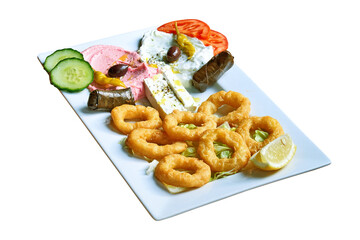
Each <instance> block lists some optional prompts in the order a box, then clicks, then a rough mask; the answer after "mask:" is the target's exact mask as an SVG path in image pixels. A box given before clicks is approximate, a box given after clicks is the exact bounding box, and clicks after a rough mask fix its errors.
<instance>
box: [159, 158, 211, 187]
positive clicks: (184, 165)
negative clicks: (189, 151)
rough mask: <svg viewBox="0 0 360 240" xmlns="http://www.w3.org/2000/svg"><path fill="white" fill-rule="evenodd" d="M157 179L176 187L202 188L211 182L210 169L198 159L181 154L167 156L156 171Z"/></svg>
mask: <svg viewBox="0 0 360 240" xmlns="http://www.w3.org/2000/svg"><path fill="white" fill-rule="evenodd" d="M155 177H156V178H157V179H158V180H159V181H160V182H163V183H166V184H169V185H172V186H176V187H189V188H194V187H201V186H203V185H204V184H206V183H208V182H209V181H210V177H211V170H210V167H209V166H208V165H207V164H206V163H204V162H203V161H201V160H199V159H197V158H189V157H185V156H183V155H180V154H172V155H168V156H166V157H165V158H164V159H163V160H161V161H160V162H159V164H158V165H157V166H156V169H155Z"/></svg>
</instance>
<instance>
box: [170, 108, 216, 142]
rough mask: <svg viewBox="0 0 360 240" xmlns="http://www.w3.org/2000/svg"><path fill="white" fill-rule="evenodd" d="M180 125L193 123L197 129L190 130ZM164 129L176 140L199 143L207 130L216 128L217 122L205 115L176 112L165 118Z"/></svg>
mask: <svg viewBox="0 0 360 240" xmlns="http://www.w3.org/2000/svg"><path fill="white" fill-rule="evenodd" d="M180 123H185V124H187V123H192V124H194V125H196V126H197V127H196V128H194V129H188V128H184V127H180V126H178V125H179V124H180ZM163 128H164V130H165V132H166V133H167V134H168V135H169V136H170V137H172V138H174V139H177V140H183V141H185V140H189V141H197V140H198V139H199V138H200V136H201V134H202V133H203V132H204V131H205V130H207V129H214V128H216V122H215V121H214V119H213V118H212V117H211V116H208V115H206V114H204V113H192V112H186V111H179V110H174V111H173V112H172V113H171V114H169V115H167V116H166V117H165V118H164V122H163Z"/></svg>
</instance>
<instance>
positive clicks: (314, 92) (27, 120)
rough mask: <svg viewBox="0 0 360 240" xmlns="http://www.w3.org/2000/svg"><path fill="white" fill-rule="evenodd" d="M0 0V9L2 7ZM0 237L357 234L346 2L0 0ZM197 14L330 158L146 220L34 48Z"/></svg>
mask: <svg viewBox="0 0 360 240" xmlns="http://www.w3.org/2000/svg"><path fill="white" fill-rule="evenodd" d="M2 5H3V4H2ZM1 9H2V11H1V12H2V13H1V15H0V20H1V21H0V22H1V37H0V41H1V45H0V48H1V51H0V53H1V58H0V59H1V60H0V61H1V78H0V79H1V86H2V87H1V95H0V96H1V97H0V99H1V118H0V121H1V124H0V128H1V132H0V136H1V144H0V148H1V151H0V195H1V196H0V239H37V240H40V239H77V240H78V239H87V240H89V239H124V238H125V237H127V239H129V238H131V239H140V238H151V239H152V238H155V237H156V238H157V239H195V238H201V239H206V238H210V239H234V238H235V239H240V238H241V239H316V238H321V239H326V238H330V237H331V238H332V239H334V238H337V239H339V238H341V239H356V238H358V237H359V236H360V234H359V232H358V223H359V215H360V205H359V202H360V198H359V185H358V182H359V177H358V176H359V172H360V163H359V162H360V159H359V151H358V149H359V138H360V135H359V103H360V101H359V99H358V92H359V90H358V89H359V88H358V85H359V84H358V83H359V81H360V71H359V66H360V31H359V30H360V28H359V27H360V14H359V12H360V7H359V4H358V1H356V0H354V1H350V0H342V1H331V0H328V1H320V0H302V1H289V0H288V1H285V0H284V1H280V0H274V1H257V0H252V1H225V0H222V1H218V0H217V1H210V0H208V1H203V2H202V1H194V0H192V1H186V0H182V1H174V2H172V1H137V2H135V1H129V2H126V1H120V0H118V1H107V0H103V1H74V0H71V1H69V0H63V1H39V0H34V1H11V2H9V3H7V5H6V6H1ZM184 18H198V19H201V20H203V21H205V22H206V23H208V24H209V26H210V27H211V28H212V29H214V30H218V31H220V32H222V33H223V34H225V35H226V36H227V37H228V40H229V44H230V46H229V49H230V51H231V52H232V54H233V55H234V56H235V61H236V64H237V65H238V66H239V67H240V68H241V69H242V70H243V71H244V72H245V73H246V74H247V75H248V76H249V77H250V78H251V79H252V80H253V81H254V82H256V84H258V85H259V86H260V88H262V90H263V91H264V92H265V93H266V94H267V95H268V96H269V97H270V98H271V99H273V101H274V102H275V103H276V104H277V105H278V106H279V107H280V108H281V109H282V110H283V111H284V112H285V113H286V114H287V115H288V116H289V117H290V119H292V120H293V121H294V123H295V124H296V125H298V127H299V128H300V129H302V130H303V132H304V133H305V134H306V135H307V136H308V137H309V138H310V139H311V140H313V142H314V143H315V144H316V145H317V146H318V147H319V148H320V149H321V150H322V151H323V152H324V153H325V154H326V155H327V156H328V157H329V158H330V159H331V161H332V164H331V165H330V166H327V167H324V168H321V169H319V170H315V171H312V172H309V173H305V174H301V175H299V176H295V177H292V178H289V179H285V180H282V181H279V182H275V183H272V184H269V185H266V186H263V187H259V188H256V189H253V190H249V191H247V192H244V193H241V194H238V195H235V196H233V197H230V198H227V199H224V200H221V201H218V202H215V203H212V204H209V205H206V206H203V207H200V208H197V209H195V210H192V211H189V212H186V213H183V214H180V215H178V216H175V217H172V218H169V219H166V220H163V221H155V220H153V219H152V217H151V216H150V215H149V214H148V213H147V211H146V210H145V208H144V207H143V206H142V205H141V203H140V202H139V201H138V199H137V198H136V196H135V195H134V194H133V192H132V191H131V190H130V188H129V187H128V185H127V184H126V182H125V181H124V180H123V178H122V177H121V176H120V174H119V173H118V172H117V170H116V169H115V167H114V166H113V165H112V163H111V162H110V160H109V159H108V158H107V157H106V155H105V154H104V153H103V151H102V150H101V148H100V147H99V146H98V145H97V143H96V142H95V140H94V139H93V138H92V136H91V134H90V133H89V132H88V130H87V129H86V128H85V126H84V125H83V124H82V123H81V121H80V120H79V119H78V117H77V116H76V114H75V113H74V112H73V110H72V109H71V107H70V106H69V105H68V104H67V102H66V101H65V99H64V98H63V97H62V95H61V94H60V93H59V92H58V90H57V89H55V88H54V87H53V86H51V85H50V84H49V82H48V76H47V74H46V73H45V71H44V70H43V69H42V67H41V65H40V63H39V62H38V60H37V58H36V56H37V55H38V54H39V53H42V52H46V51H52V50H56V49H60V48H64V47H69V46H73V45H77V44H81V43H84V42H88V41H92V40H96V39H100V38H105V37H109V36H112V35H117V34H120V33H125V32H130V31H133V30H137V29H142V28H145V27H151V26H158V25H161V24H163V23H165V22H168V21H172V20H177V19H184Z"/></svg>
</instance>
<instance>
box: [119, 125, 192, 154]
mask: <svg viewBox="0 0 360 240" xmlns="http://www.w3.org/2000/svg"><path fill="white" fill-rule="evenodd" d="M126 145H127V146H128V147H129V148H130V149H131V150H132V151H133V152H134V153H135V154H136V155H138V156H142V157H146V158H148V159H150V160H153V159H157V160H161V159H162V158H163V157H165V156H167V155H170V154H175V153H181V152H183V151H185V150H186V148H187V144H186V143H185V142H176V141H175V140H172V139H171V138H170V137H169V136H168V135H167V134H166V133H165V132H164V131H162V130H160V129H145V128H137V129H134V130H133V131H132V132H131V133H130V134H129V136H128V137H127V139H126Z"/></svg>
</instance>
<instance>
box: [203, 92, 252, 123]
mask: <svg viewBox="0 0 360 240" xmlns="http://www.w3.org/2000/svg"><path fill="white" fill-rule="evenodd" d="M224 104H227V105H229V106H231V107H233V108H235V110H234V111H232V112H229V113H228V114H227V115H226V116H222V117H217V116H215V115H213V117H214V118H215V119H216V122H217V125H221V124H223V123H224V122H228V123H230V124H232V125H237V124H238V123H239V122H240V121H241V120H242V119H244V118H248V117H249V113H250V104H251V103H250V100H249V99H248V98H246V97H244V96H243V95H242V94H241V93H238V92H233V91H229V92H225V91H220V92H217V93H214V94H212V95H211V96H210V97H209V98H208V99H207V100H206V101H205V102H203V103H202V104H201V105H200V107H199V109H198V112H202V113H205V114H207V115H212V114H214V113H216V112H217V110H218V109H219V107H221V106H222V105H224Z"/></svg>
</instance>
